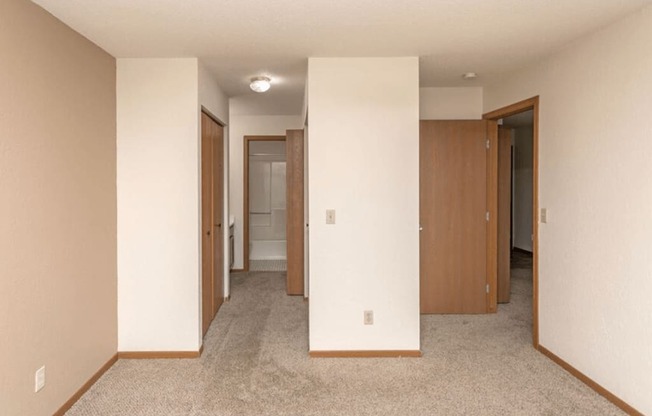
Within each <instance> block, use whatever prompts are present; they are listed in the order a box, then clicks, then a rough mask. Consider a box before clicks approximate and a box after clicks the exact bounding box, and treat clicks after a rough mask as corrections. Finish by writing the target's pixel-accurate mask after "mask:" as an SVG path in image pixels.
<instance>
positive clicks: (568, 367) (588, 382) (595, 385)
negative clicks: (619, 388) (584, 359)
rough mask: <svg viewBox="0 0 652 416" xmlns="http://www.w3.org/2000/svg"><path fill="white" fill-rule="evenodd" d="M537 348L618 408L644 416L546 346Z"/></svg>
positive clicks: (637, 415) (633, 414) (634, 414)
mask: <svg viewBox="0 0 652 416" xmlns="http://www.w3.org/2000/svg"><path fill="white" fill-rule="evenodd" d="M537 349H538V350H539V351H540V352H541V354H543V355H545V356H546V357H548V358H550V359H551V360H552V361H554V362H555V363H556V364H557V365H559V366H560V367H561V368H563V369H564V370H566V371H568V372H569V373H570V374H572V375H573V376H574V377H575V378H577V379H578V380H580V381H581V382H582V383H584V384H586V385H587V386H589V387H591V388H592V389H593V390H595V391H596V392H597V393H598V394H599V395H601V396H602V397H604V398H605V399H607V400H609V401H610V402H611V403H613V404H615V405H616V406H618V407H619V408H620V410H622V411H624V412H625V413H627V414H628V415H632V416H644V415H643V413H641V412H639V411H638V410H636V409H634V408H633V407H632V406H630V405H629V404H627V403H626V402H625V401H623V400H622V399H621V398H619V397H618V396H616V395H615V394H613V393H612V392H610V391H609V390H607V389H605V388H604V387H602V386H601V385H599V384H598V383H596V382H595V381H593V380H592V379H591V378H589V377H588V376H587V375H586V374H584V373H582V372H581V371H579V370H578V369H576V368H575V367H573V366H572V365H570V364H568V363H567V362H566V361H564V360H562V359H561V358H559V357H558V356H557V355H555V354H554V353H552V352H551V351H550V350H548V349H547V348H546V347H544V346H542V345H541V344H539V346H538V347H537Z"/></svg>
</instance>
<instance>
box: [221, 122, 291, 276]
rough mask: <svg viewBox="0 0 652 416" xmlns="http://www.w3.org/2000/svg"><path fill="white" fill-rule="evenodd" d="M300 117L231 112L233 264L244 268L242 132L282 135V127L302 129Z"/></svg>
mask: <svg viewBox="0 0 652 416" xmlns="http://www.w3.org/2000/svg"><path fill="white" fill-rule="evenodd" d="M302 126H303V121H302V119H301V116H300V115H296V116H249V115H235V114H231V117H230V125H229V153H228V154H229V178H230V179H229V180H230V184H229V194H230V196H229V197H230V208H229V211H230V215H231V216H233V217H234V220H235V227H234V233H235V241H234V245H235V259H234V264H233V268H234V269H242V268H243V265H244V263H243V248H244V246H243V240H244V232H243V227H244V218H243V215H244V214H243V210H244V199H243V192H244V187H243V181H244V153H243V152H244V136H285V131H286V130H290V129H301V128H302Z"/></svg>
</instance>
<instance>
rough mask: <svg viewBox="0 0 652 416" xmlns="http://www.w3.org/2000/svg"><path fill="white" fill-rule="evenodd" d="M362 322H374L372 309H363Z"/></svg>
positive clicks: (367, 323)
mask: <svg viewBox="0 0 652 416" xmlns="http://www.w3.org/2000/svg"><path fill="white" fill-rule="evenodd" d="M364 324H365V325H373V324H374V311H364Z"/></svg>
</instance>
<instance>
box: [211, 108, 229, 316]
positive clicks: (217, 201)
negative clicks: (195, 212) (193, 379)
mask: <svg viewBox="0 0 652 416" xmlns="http://www.w3.org/2000/svg"><path fill="white" fill-rule="evenodd" d="M210 121H211V123H212V124H211V126H212V127H211V139H212V147H213V163H212V167H213V180H212V185H213V189H212V192H213V207H212V208H213V209H212V215H213V279H212V288H213V290H212V292H213V302H212V316H215V314H217V311H218V310H219V309H220V306H222V303H223V301H224V230H225V229H228V223H227V224H224V223H223V219H224V127H222V126H220V125H219V124H217V123H216V122H215V121H213V120H210Z"/></svg>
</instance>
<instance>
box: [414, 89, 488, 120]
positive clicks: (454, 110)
mask: <svg viewBox="0 0 652 416" xmlns="http://www.w3.org/2000/svg"><path fill="white" fill-rule="evenodd" d="M482 93H483V91H482V87H437V88H420V89H419V119H420V120H479V119H481V118H482Z"/></svg>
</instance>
